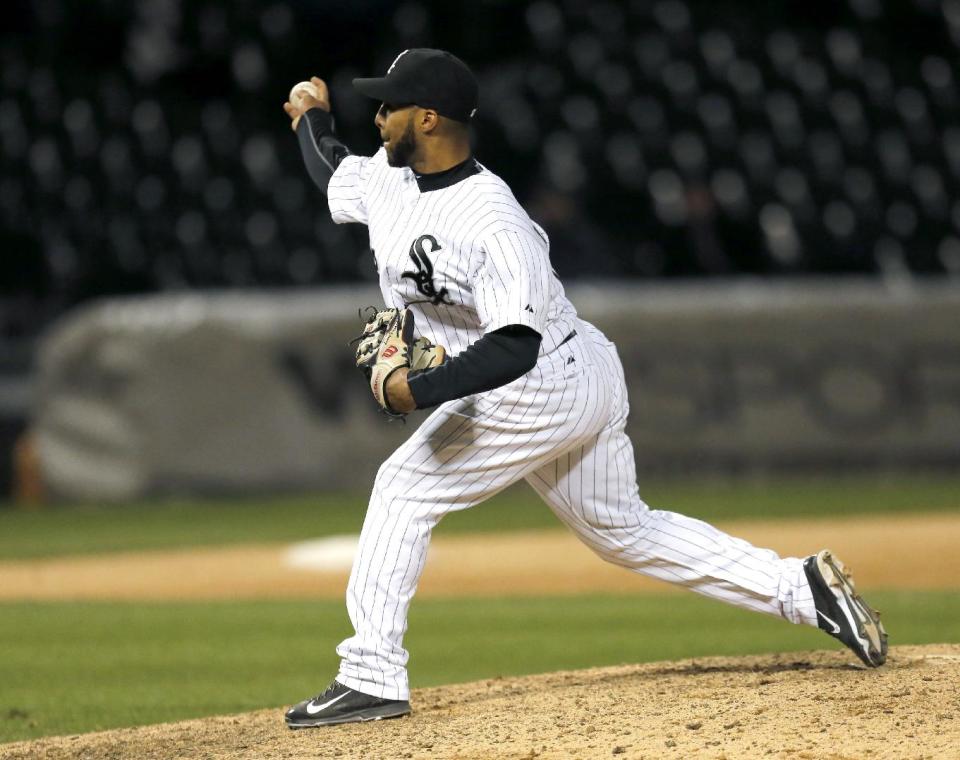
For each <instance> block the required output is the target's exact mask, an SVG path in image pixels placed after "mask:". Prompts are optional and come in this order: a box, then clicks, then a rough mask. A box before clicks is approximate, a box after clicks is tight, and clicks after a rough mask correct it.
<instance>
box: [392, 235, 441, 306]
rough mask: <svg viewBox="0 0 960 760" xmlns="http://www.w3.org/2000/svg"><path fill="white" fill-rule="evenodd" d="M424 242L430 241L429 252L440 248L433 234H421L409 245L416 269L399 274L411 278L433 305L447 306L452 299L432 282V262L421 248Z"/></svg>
mask: <svg viewBox="0 0 960 760" xmlns="http://www.w3.org/2000/svg"><path fill="white" fill-rule="evenodd" d="M425 243H430V250H429V253H433V252H434V251H439V250H440V243H438V242H437V239H436V238H435V237H434V236H433V235H421V236H420V237H418V238H417V239H416V240H414V241H413V243H412V244H411V245H410V258H411V259H413V263H414V264H416V267H417V271H416V272H413V271H411V270H407V271H405V272H403V273H402V274H401V275H400V276H401V277H403V278H404V279H407V280H413V282H414V283H415V284H416V286H417V290H419V291H420V292H421V293H423V295H425V296H426V297H427V298H428V299H430V303H432V304H433V305H435V306H437V305H439V304H442V303H444V304H447V305H448V306H449V305H452V304H453V301H451V300H450V298H449V297H448V295H449V294H448V292H447V289H446V288H440V290H437V286H436V285H434V283H433V262H432V261H430V257H429V256H427V253H428V251H425V250H424V249H423V246H424V244H425Z"/></svg>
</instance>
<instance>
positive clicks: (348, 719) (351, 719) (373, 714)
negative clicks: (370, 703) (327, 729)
mask: <svg viewBox="0 0 960 760" xmlns="http://www.w3.org/2000/svg"><path fill="white" fill-rule="evenodd" d="M409 714H410V708H409V707H408V708H400V709H397V707H395V706H393V705H384V706H383V707H373V708H370V709H369V710H364V711H363V712H362V713H354V714H353V715H338V716H336V717H333V718H316V719H313V720H300V721H297V722H296V723H293V722H291V721H289V720H288V721H287V728H289V729H292V730H296V729H298V728H316V727H317V726H337V725H340V724H341V723H368V722H370V721H374V720H390V719H391V718H402V717H403V716H404V715H409Z"/></svg>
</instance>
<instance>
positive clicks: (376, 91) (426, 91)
mask: <svg viewBox="0 0 960 760" xmlns="http://www.w3.org/2000/svg"><path fill="white" fill-rule="evenodd" d="M353 86H354V87H356V88H357V90H359V91H360V92H361V93H363V94H364V95H366V96H367V97H369V98H374V99H375V100H379V101H381V102H383V103H392V104H394V105H417V106H420V107H421V108H431V109H433V110H434V111H436V112H437V113H438V114H440V115H441V116H446V117H447V118H448V119H454V120H455V121H462V122H468V121H470V119H471V117H472V116H473V114H474V113H475V112H476V110H477V100H478V98H479V92H480V88H479V86H478V85H477V79H476V77H474V75H473V72H472V71H470V67H469V66H467V64H465V63H464V62H463V61H461V60H460V59H459V58H457V57H456V56H455V55H453V54H452V53H448V52H447V51H446V50H434V49H432V48H410V49H409V50H404V51H403V52H402V53H400V55H398V56H397V57H396V58H394V59H393V63H391V64H390V68H388V69H387V74H386V76H382V77H374V78H369V79H362V78H361V79H354V80H353Z"/></svg>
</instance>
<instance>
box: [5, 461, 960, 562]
mask: <svg viewBox="0 0 960 760" xmlns="http://www.w3.org/2000/svg"><path fill="white" fill-rule="evenodd" d="M641 494H642V495H643V497H644V499H645V500H646V501H647V502H648V503H649V504H651V505H652V506H656V507H662V508H666V509H671V510H674V511H678V512H684V513H685V514H689V515H691V516H694V517H699V518H701V519H704V520H708V521H717V520H730V519H740V518H777V517H818V516H832V515H842V514H862V513H867V512H869V513H883V512H907V511H945V510H960V476H956V477H948V476H943V475H940V476H932V475H931V476H896V477H895V476H887V477H879V478H878V477H871V476H857V477H852V476H846V477H840V478H805V479H800V478H781V479H775V480H759V481H746V482H744V481H726V480H697V481H692V482H687V483H680V482H653V483H643V484H641ZM366 498H367V497H366V494H365V493H363V494H318V495H313V496H300V497H287V498H269V499H267V498H264V499H247V500H232V501H227V500H219V501H169V502H157V503H135V504H114V505H95V504H84V505H63V506H56V507H50V508H47V509H43V510H40V511H36V512H25V511H21V510H16V509H13V508H0V559H13V558H25V557H44V556H57V555H65V554H77V553H99V552H111V551H121V550H137V549H154V548H167V547H175V546H202V545H220V544H238V543H250V542H264V541H297V540H302V539H304V538H308V537H315V536H322V535H331V534H336V533H356V532H358V531H359V529H360V525H361V523H362V521H363V513H364V510H365V508H366ZM539 527H557V528H559V527H560V526H559V523H558V522H557V520H556V519H555V518H554V517H553V515H552V514H551V513H550V511H549V510H548V509H547V508H546V507H545V506H544V505H543V504H542V503H541V502H540V501H539V500H538V499H537V497H536V496H535V495H534V494H533V492H532V491H531V490H530V489H529V488H528V487H526V486H525V485H521V486H519V487H515V488H512V489H509V490H508V491H506V492H504V493H503V494H501V495H500V496H498V497H496V498H495V499H492V500H491V501H489V502H487V503H485V504H482V505H480V506H478V507H475V508H474V509H470V510H467V511H466V512H461V513H457V514H453V515H450V516H448V517H447V518H446V519H445V520H444V521H443V523H442V524H441V525H440V528H439V531H440V532H441V533H449V532H454V531H501V530H519V529H524V528H539Z"/></svg>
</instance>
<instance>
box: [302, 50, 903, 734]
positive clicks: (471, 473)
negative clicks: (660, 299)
mask: <svg viewBox="0 0 960 760" xmlns="http://www.w3.org/2000/svg"><path fill="white" fill-rule="evenodd" d="M311 81H312V83H313V85H314V87H315V88H316V96H315V97H311V96H305V97H304V98H303V100H301V101H300V102H298V104H297V105H294V104H292V103H290V102H287V103H284V109H285V111H286V112H287V114H288V115H289V116H290V118H291V120H292V127H293V129H294V131H295V132H296V135H297V140H298V142H299V146H300V149H301V152H302V154H303V159H304V162H305V164H306V169H307V172H308V173H309V175H310V177H311V178H312V180H313V181H314V182H315V183H316V184H317V186H318V187H319V188H320V189H321V190H323V191H324V192H325V193H326V195H327V199H328V202H329V207H330V214H331V216H332V217H333V221H334V222H336V223H338V224H342V223H346V222H357V223H360V224H365V225H367V227H368V230H369V234H370V245H371V248H372V249H373V253H374V256H375V258H376V263H377V269H378V272H379V279H380V288H381V291H382V293H383V299H384V302H385V304H386V306H387V309H388V310H387V311H385V312H381V314H380V315H378V316H377V317H375V318H374V319H372V320H371V322H370V323H369V324H368V326H367V330H366V332H365V334H364V337H365V343H367V344H368V345H367V348H368V349H370V345H369V344H371V342H372V344H373V347H372V349H370V350H368V354H369V355H370V356H369V361H368V362H367V363H366V366H367V369H368V376H369V378H370V382H371V388H372V390H373V393H374V397H375V398H376V400H377V402H378V403H379V404H380V406H381V407H382V408H383V409H384V410H385V411H386V412H388V413H389V414H394V415H403V414H406V413H409V412H411V411H413V410H414V409H433V412H432V413H431V414H430V416H429V417H427V419H426V420H425V421H424V422H423V424H422V425H421V426H420V427H419V428H418V429H417V430H416V431H415V432H414V433H413V434H412V435H411V437H410V439H409V440H407V441H406V442H405V443H404V444H403V445H401V446H400V448H399V449H397V450H396V451H395V452H394V453H393V454H392V455H391V456H390V457H389V458H388V459H387V461H386V462H384V464H383V465H382V467H381V468H380V471H379V472H378V474H377V477H376V481H375V482H374V486H373V493H372V495H371V497H370V502H369V506H368V508H367V514H366V518H365V520H364V524H363V529H362V532H361V535H360V543H359V548H358V552H357V556H356V559H355V561H354V565H353V570H352V572H351V574H350V581H349V587H348V590H347V609H348V612H349V615H350V620H351V622H352V623H353V628H354V634H353V635H352V636H351V637H350V638H348V639H346V640H345V641H343V642H342V643H341V644H340V645H339V647H337V654H338V655H339V656H340V658H341V663H340V670H339V673H338V674H337V676H336V680H334V681H333V683H332V684H331V685H330V686H329V687H328V688H327V689H326V690H325V691H324V692H322V693H321V694H319V695H317V696H315V697H313V698H312V699H307V700H304V701H302V702H300V703H298V704H296V705H295V706H293V707H291V708H290V709H289V710H288V711H287V713H286V723H287V725H288V726H290V727H291V728H301V727H306V726H322V725H330V724H336V723H345V722H354V721H366V720H378V719H382V718H394V717H398V716H401V715H406V714H407V713H409V712H410V705H409V701H408V700H409V686H408V680H407V670H406V664H407V652H406V650H405V649H404V648H403V635H404V632H405V631H406V627H407V610H408V608H409V606H410V602H411V599H412V598H413V594H414V592H415V590H416V587H417V581H418V579H419V578H420V573H421V571H422V570H423V564H424V560H425V558H426V554H427V546H428V544H429V541H430V533H431V531H432V530H433V528H434V526H435V525H436V524H437V523H438V522H439V521H440V519H441V518H442V517H443V516H444V515H446V514H447V513H449V512H452V511H454V510H460V509H467V508H469V507H472V506H474V505H476V504H479V503H480V502H482V501H484V500H485V499H488V498H489V497H491V496H493V495H494V494H496V493H498V492H499V491H501V490H503V489H504V488H506V487H507V486H508V485H510V484H511V483H514V482H516V481H518V480H520V479H525V480H526V481H527V482H528V483H529V484H530V485H531V486H533V488H534V489H535V490H536V491H537V493H538V494H539V495H540V496H541V498H543V500H544V501H545V502H546V503H547V504H548V505H549V506H550V508H551V509H552V510H553V511H554V513H555V514H556V515H557V517H559V518H560V520H562V521H563V522H564V523H565V524H566V525H567V526H568V527H569V528H570V529H571V530H572V531H573V532H574V533H575V534H576V535H577V537H578V538H580V539H581V540H582V541H583V542H584V543H585V544H587V546H589V547H590V548H591V549H592V550H593V551H594V552H596V553H597V554H598V555H599V556H600V557H601V558H602V559H605V560H607V561H608V562H612V563H614V564H617V565H621V566H623V567H625V568H627V569H628V570H632V571H634V572H638V573H643V574H644V575H649V576H653V577H655V578H661V579H663V580H665V581H669V582H671V583H676V584H680V585H682V586H685V587H687V588H689V589H691V590H693V591H696V592H698V593H700V594H704V595H705V596H709V597H712V598H714V599H720V600H723V601H725V602H729V603H731V604H735V605H737V606H740V607H744V608H747V609H751V610H757V611H760V612H766V613H768V614H771V615H777V616H779V617H782V618H785V619H786V620H788V621H790V622H792V623H802V624H806V625H811V626H818V627H820V628H821V629H823V630H825V631H826V632H827V633H829V634H831V635H833V636H835V637H836V638H838V639H839V640H840V641H842V642H843V643H844V644H846V645H847V646H848V647H850V649H852V650H853V651H854V652H855V653H856V654H857V656H858V657H859V658H860V659H861V660H862V661H863V662H864V663H865V664H866V665H868V666H873V667H875V666H879V665H882V664H883V662H884V661H885V659H886V652H887V635H886V632H885V631H884V629H883V626H882V625H881V623H880V619H879V616H878V614H877V613H876V612H875V611H874V610H872V609H871V608H870V607H869V606H868V605H867V604H866V602H864V600H863V599H862V598H861V597H860V596H859V595H858V594H857V593H856V591H855V589H854V586H853V583H852V581H851V579H850V578H849V577H848V574H847V573H846V572H845V570H844V567H843V565H842V564H841V563H840V562H839V560H837V559H836V558H835V557H833V556H832V555H831V554H830V553H829V552H828V551H821V552H819V553H818V554H815V555H813V556H810V557H807V558H806V559H800V558H792V557H788V558H781V557H779V556H778V555H777V554H776V553H774V552H773V551H770V550H768V549H760V548H756V547H754V546H751V545H750V544H749V543H747V542H746V541H743V540H740V539H737V538H733V537H731V536H728V535H726V534H724V533H722V532H721V531H719V530H717V529H716V528H714V527H712V526H710V525H708V524H706V523H704V522H701V521H699V520H695V519H692V518H689V517H684V516H683V515H680V514H676V513H673V512H667V511H661V510H653V509H650V508H649V507H648V506H647V505H646V504H645V503H644V502H643V501H642V500H641V498H640V495H639V493H638V490H637V481H636V473H635V465H634V455H633V449H632V447H631V444H630V440H629V439H628V437H627V435H626V433H625V431H624V427H625V423H626V420H627V414H628V411H629V407H628V404H627V388H626V385H625V382H624V374H623V369H622V367H621V364H620V359H619V358H618V356H617V351H616V348H615V347H614V345H613V344H612V343H611V342H610V341H609V340H607V338H606V337H605V336H604V335H603V334H602V333H601V332H600V331H599V330H598V329H597V328H596V327H594V326H593V325H591V324H590V323H588V322H585V321H584V320H582V319H580V318H579V317H578V316H577V312H576V309H575V308H574V306H573V304H571V302H570V301H569V300H568V299H567V297H566V296H565V295H564V290H563V286H562V285H561V284H560V281H559V280H558V278H557V275H556V273H555V272H554V271H553V269H552V268H551V266H550V255H549V253H550V245H549V241H548V238H547V235H546V233H545V232H544V231H543V230H542V229H541V228H540V227H539V226H538V225H537V224H536V222H534V221H533V220H532V219H530V217H529V216H528V215H527V213H526V212H525V211H524V210H523V208H522V207H521V206H520V204H519V203H518V202H517V200H516V199H515V198H514V196H513V193H511V191H510V188H509V187H508V186H507V185H506V184H505V183H504V182H503V180H501V179H500V178H499V177H498V176H497V175H496V174H494V173H493V172H491V171H490V170H489V169H487V168H486V167H485V166H483V165H481V164H480V163H479V162H478V161H477V160H476V159H475V158H474V157H473V155H472V152H471V145H470V132H469V129H470V128H469V124H470V121H471V118H472V117H473V115H474V114H475V112H476V110H477V104H478V86H477V81H476V79H475V78H474V76H473V74H472V73H471V71H470V69H469V68H468V67H467V66H466V65H465V64H464V63H463V62H462V61H461V60H459V59H458V58H456V57H455V56H453V55H451V54H450V53H447V52H444V51H441V50H431V49H411V50H405V51H403V52H402V53H400V55H398V56H397V57H396V59H395V60H394V61H393V63H391V64H390V67H389V69H388V70H387V72H386V75H385V76H383V77H378V78H371V79H354V80H353V86H354V87H355V88H356V89H357V90H359V91H360V92H361V93H363V94H364V95H366V96H369V97H370V98H373V99H374V100H375V101H377V102H379V103H380V106H379V109H378V111H377V113H376V117H375V119H374V123H375V124H376V127H377V130H378V131H379V133H380V137H381V139H382V141H383V144H382V147H381V148H380V149H379V150H378V151H377V152H376V154H375V155H374V156H372V157H369V158H368V157H365V156H357V155H353V154H352V153H351V152H350V151H349V150H348V149H347V148H346V147H345V146H344V144H343V143H342V142H341V141H340V139H339V138H338V137H337V135H336V132H335V131H334V123H333V118H332V117H331V114H330V100H329V95H328V90H327V87H326V85H325V84H324V82H323V81H322V80H320V79H318V78H313V79H312V80H311ZM431 344H436V345H437V346H442V347H443V349H445V352H444V351H443V350H440V349H436V348H434V347H433V346H432V345H431ZM415 349H416V350H415ZM424 351H426V352H427V353H426V354H424ZM431 352H432V353H431ZM359 353H361V352H358V354H359ZM444 353H445V356H444ZM424 356H426V360H425V361H421V360H422V359H423V358H424ZM444 358H446V360H444ZM358 362H359V358H358ZM417 367H426V368H425V369H423V368H417Z"/></svg>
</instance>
